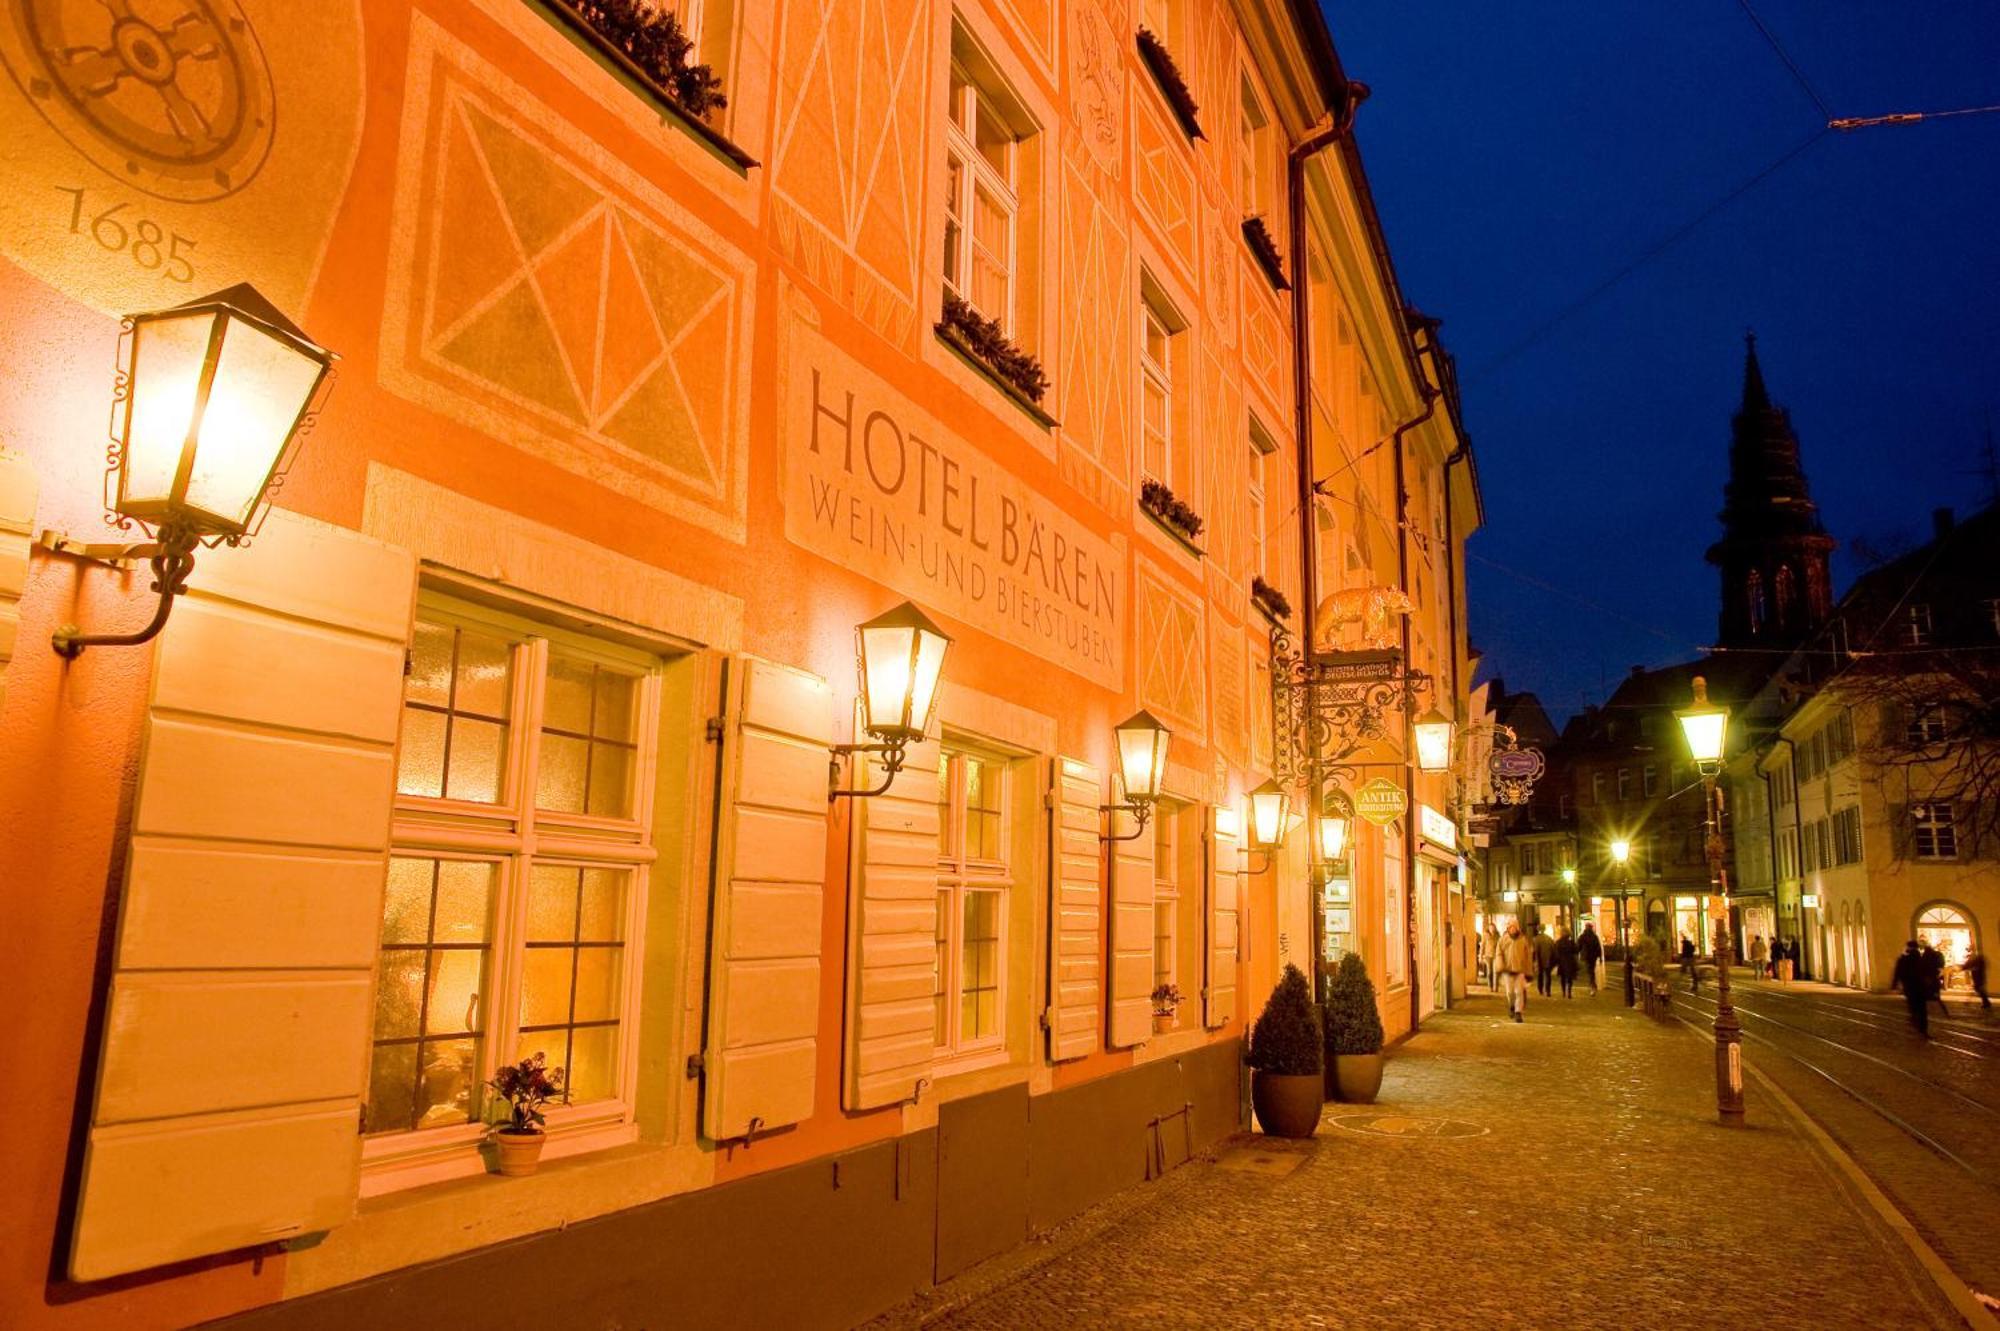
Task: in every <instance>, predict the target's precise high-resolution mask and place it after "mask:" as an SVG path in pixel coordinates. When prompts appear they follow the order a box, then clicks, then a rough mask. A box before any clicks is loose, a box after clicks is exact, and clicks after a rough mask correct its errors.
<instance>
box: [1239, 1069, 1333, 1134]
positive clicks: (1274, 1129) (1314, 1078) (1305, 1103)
mask: <svg viewBox="0 0 2000 1331" xmlns="http://www.w3.org/2000/svg"><path fill="white" fill-rule="evenodd" d="M1250 1103H1251V1105H1252V1106H1253V1107H1254V1108H1255V1109H1256V1111H1257V1124H1258V1126H1259V1127H1261V1128H1263V1130H1264V1133H1265V1135H1266V1136H1270V1137H1310V1136H1312V1135H1313V1134H1314V1133H1315V1132H1318V1131H1319V1112H1320V1106H1321V1105H1322V1104H1324V1103H1325V1101H1324V1100H1323V1099H1322V1098H1321V1082H1320V1074H1319V1073H1317V1072H1308V1073H1306V1074H1305V1075H1303V1076H1289V1075H1285V1074H1282V1073H1277V1072H1253V1073H1251V1074H1250Z"/></svg>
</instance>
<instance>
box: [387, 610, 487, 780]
mask: <svg viewBox="0 0 2000 1331" xmlns="http://www.w3.org/2000/svg"><path fill="white" fill-rule="evenodd" d="M468 676H470V678H468ZM512 691H513V644H511V643H509V642H507V641H506V640H505V639H502V638H498V637H494V636H492V635H489V634H484V633H479V632H477V631H469V630H466V629H463V628H460V627H458V626H456V625H447V624H438V623H433V622H424V621H419V623H418V625H417V630H416V636H415V639H414V641H413V643H412V645H411V649H410V666H409V681H408V683H407V685H406V687H405V689H404V700H403V709H404V710H403V746H402V757H401V761H400V763H399V765H398V771H397V782H396V788H397V791H398V792H399V793H401V794H404V795H418V796H426V797H429V798H434V799H436V798H443V799H463V800H473V801H477V802H479V803H482V804H497V803H499V802H500V800H501V798H502V796H503V789H504V784H505V780H504V778H505V775H506V762H505V756H506V750H507V746H508V740H509V717H508V711H509V700H510V695H511V694H512Z"/></svg>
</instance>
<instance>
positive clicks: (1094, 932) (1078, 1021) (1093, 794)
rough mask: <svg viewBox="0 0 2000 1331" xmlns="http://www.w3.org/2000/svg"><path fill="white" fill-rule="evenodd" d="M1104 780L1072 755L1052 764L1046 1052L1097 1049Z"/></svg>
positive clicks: (1068, 1055) (1071, 1054)
mask: <svg viewBox="0 0 2000 1331" xmlns="http://www.w3.org/2000/svg"><path fill="white" fill-rule="evenodd" d="M1101 780H1102V778H1101V777H1100V776H1099V774H1098V771H1097V769H1096V768H1095V767H1092V766H1091V765H1090V764H1089V763H1085V762H1079V761H1078V760H1076V759H1074V758H1053V759H1051V760H1050V762H1049V786H1048V788H1049V792H1050V801H1049V803H1050V809H1049V840H1050V843H1051V844H1050V852H1049V1009H1048V1018H1049V1058H1050V1060H1051V1061H1053V1062H1058V1063H1060V1062H1064V1061H1066V1060H1068V1059H1072V1058H1082V1057H1084V1056H1085V1055H1086V1054H1090V1053H1094V1052H1095V1051H1096V1050H1097V1048H1098V1046H1099V1044H1100V1042H1101V1031H1102V1018H1101V1016H1100V1014H1101V1013H1102V1011H1103V1006H1102V1004H1103V1001H1104V1000H1103V991H1104V967H1103V962H1102V958H1103V926H1104V843H1103V842H1102V841H1100V840H1098V836H1097V828H1098V822H1099V820H1100V819H1101V818H1102V817H1103V815H1102V814H1100V813H1099V812H1098V808H1097V806H1098V805H1099V804H1101V803H1103V799H1102V797H1101V796H1100V795H1099V793H1098V792H1099V791H1100V789H1101V788H1102V787H1101Z"/></svg>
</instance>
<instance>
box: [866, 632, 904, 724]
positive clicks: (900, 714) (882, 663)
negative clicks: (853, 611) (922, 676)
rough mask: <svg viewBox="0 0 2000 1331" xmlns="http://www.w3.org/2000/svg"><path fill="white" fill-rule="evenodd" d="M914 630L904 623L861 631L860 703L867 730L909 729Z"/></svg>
mask: <svg viewBox="0 0 2000 1331" xmlns="http://www.w3.org/2000/svg"><path fill="white" fill-rule="evenodd" d="M916 633H917V631H916V630H915V629H914V628H911V627H909V626H908V625H891V626H887V627H883V628H863V629H862V630H861V705H862V706H863V707H864V708H865V709H866V712H867V714H866V715H865V716H864V717H863V718H862V724H863V726H864V727H865V728H866V729H868V730H878V731H896V730H904V731H906V730H908V729H910V728H911V727H910V720H909V717H910V701H911V699H910V693H911V686H912V684H913V682H914V681H913V680H912V678H911V670H910V653H911V647H912V644H913V640H914V639H915V637H916Z"/></svg>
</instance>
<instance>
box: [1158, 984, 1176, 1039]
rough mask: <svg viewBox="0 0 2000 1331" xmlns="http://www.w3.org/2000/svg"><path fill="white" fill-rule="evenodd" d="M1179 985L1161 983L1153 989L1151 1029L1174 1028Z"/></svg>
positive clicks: (1166, 1029) (1164, 1029)
mask: <svg viewBox="0 0 2000 1331" xmlns="http://www.w3.org/2000/svg"><path fill="white" fill-rule="evenodd" d="M1180 1006H1181V987H1180V986H1179V985H1177V984H1163V985H1160V986H1159V987H1157V988H1156V989H1154V990H1153V1029H1154V1030H1155V1031H1170V1030H1172V1029H1173V1028H1174V1014H1175V1013H1176V1012H1178V1011H1180Z"/></svg>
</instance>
